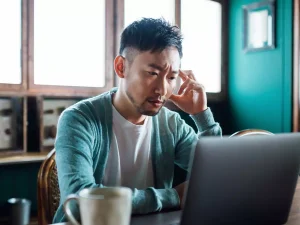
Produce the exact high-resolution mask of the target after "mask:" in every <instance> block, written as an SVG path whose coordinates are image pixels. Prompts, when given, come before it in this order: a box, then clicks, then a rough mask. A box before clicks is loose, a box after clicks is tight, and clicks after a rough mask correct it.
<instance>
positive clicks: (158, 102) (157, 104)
mask: <svg viewBox="0 0 300 225" xmlns="http://www.w3.org/2000/svg"><path fill="white" fill-rule="evenodd" d="M148 102H149V103H150V104H151V105H153V106H154V107H156V108H158V107H161V106H162V105H163V104H164V102H165V101H161V100H159V99H148Z"/></svg>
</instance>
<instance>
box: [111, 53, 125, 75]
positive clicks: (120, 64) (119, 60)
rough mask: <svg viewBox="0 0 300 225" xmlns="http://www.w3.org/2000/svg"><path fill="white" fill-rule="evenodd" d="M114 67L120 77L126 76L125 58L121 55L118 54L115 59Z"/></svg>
mask: <svg viewBox="0 0 300 225" xmlns="http://www.w3.org/2000/svg"><path fill="white" fill-rule="evenodd" d="M114 69H115V72H116V74H117V75H118V77H120V78H124V72H125V58H124V57H123V56H121V55H118V56H117V57H116V58H115V60H114Z"/></svg>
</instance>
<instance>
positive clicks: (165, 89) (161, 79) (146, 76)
mask: <svg viewBox="0 0 300 225" xmlns="http://www.w3.org/2000/svg"><path fill="white" fill-rule="evenodd" d="M179 67H180V57H179V53H178V50H177V49H176V48H167V49H165V50H163V51H162V52H153V53H152V52H150V51H147V52H140V53H139V54H137V55H136V56H135V57H134V59H133V61H132V62H131V63H129V62H128V61H127V60H126V62H125V68H127V69H125V72H124V75H125V78H124V88H125V93H126V94H127V96H128V99H129V100H130V101H131V103H132V105H133V106H134V107H135V108H136V110H137V111H138V112H139V113H140V114H142V115H149V116H154V115H156V114H157V113H158V112H159V110H160V109H161V107H162V106H163V105H164V103H165V101H166V100H167V99H168V98H169V97H170V96H171V95H172V92H173V90H174V88H175V86H176V78H177V76H178V73H179Z"/></svg>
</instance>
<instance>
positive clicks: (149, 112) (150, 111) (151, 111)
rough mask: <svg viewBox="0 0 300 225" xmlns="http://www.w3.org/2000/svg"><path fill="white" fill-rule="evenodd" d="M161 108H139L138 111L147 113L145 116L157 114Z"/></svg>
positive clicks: (143, 113)
mask: <svg viewBox="0 0 300 225" xmlns="http://www.w3.org/2000/svg"><path fill="white" fill-rule="evenodd" d="M161 108H162V107H161ZM161 108H159V109H157V110H145V109H139V110H138V111H139V113H140V114H142V115H145V116H156V115H157V114H158V113H159V111H160V110H161Z"/></svg>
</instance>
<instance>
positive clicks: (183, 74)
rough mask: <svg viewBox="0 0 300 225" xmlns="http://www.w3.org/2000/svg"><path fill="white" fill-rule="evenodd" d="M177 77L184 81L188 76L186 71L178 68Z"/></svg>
mask: <svg viewBox="0 0 300 225" xmlns="http://www.w3.org/2000/svg"><path fill="white" fill-rule="evenodd" d="M178 75H179V77H180V78H181V79H182V80H183V81H186V80H187V79H189V77H188V76H187V74H186V73H184V72H183V70H179V74H178Z"/></svg>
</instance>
